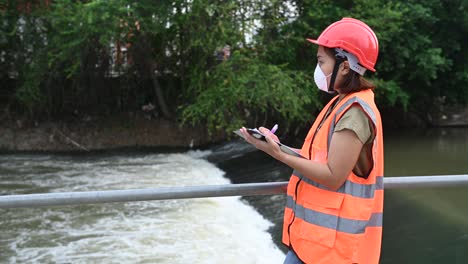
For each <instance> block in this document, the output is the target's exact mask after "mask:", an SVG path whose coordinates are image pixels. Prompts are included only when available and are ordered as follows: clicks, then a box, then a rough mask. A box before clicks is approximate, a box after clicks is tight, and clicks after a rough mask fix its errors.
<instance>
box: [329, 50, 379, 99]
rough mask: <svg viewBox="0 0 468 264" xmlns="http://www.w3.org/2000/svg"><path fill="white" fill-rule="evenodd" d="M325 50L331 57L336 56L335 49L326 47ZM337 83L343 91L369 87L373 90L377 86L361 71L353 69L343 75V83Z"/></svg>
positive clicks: (351, 91) (349, 91) (350, 91)
mask: <svg viewBox="0 0 468 264" xmlns="http://www.w3.org/2000/svg"><path fill="white" fill-rule="evenodd" d="M325 52H326V53H327V54H328V55H330V56H331V57H333V58H335V51H334V49H331V48H325ZM337 85H339V89H340V92H341V93H353V92H359V91H362V90H367V89H371V90H373V89H374V88H375V85H374V84H373V83H372V82H370V81H368V80H366V79H365V78H364V77H363V76H361V75H360V74H359V73H357V72H355V71H353V70H351V69H350V70H349V72H348V74H346V75H344V76H343V78H342V79H341V83H338V84H337Z"/></svg>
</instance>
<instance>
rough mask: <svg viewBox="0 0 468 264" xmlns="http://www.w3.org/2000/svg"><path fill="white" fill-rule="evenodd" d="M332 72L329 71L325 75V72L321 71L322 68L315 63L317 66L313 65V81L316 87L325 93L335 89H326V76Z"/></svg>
mask: <svg viewBox="0 0 468 264" xmlns="http://www.w3.org/2000/svg"><path fill="white" fill-rule="evenodd" d="M331 75H332V74H331V73H330V74H329V75H327V76H325V73H323V71H322V69H321V68H320V66H319V65H318V63H317V67H315V72H314V81H315V84H316V85H317V87H318V88H319V89H320V90H322V91H324V92H327V93H334V92H335V91H328V80H327V79H328V78H329V77H330V76H331Z"/></svg>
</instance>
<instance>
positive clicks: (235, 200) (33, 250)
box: [0, 128, 468, 264]
mask: <svg viewBox="0 0 468 264" xmlns="http://www.w3.org/2000/svg"><path fill="white" fill-rule="evenodd" d="M296 147H298V146H296ZM467 153H468V129H465V128H450V129H430V130H420V131H416V130H407V131H393V132H388V133H386V134H385V155H386V156H385V176H386V177H393V176H418V175H439V174H440V175H447V174H468V162H467V161H468V158H467ZM290 172H291V170H290V169H289V168H287V167H286V166H284V165H282V164H280V163H279V162H276V161H275V160H273V159H271V158H269V157H268V156H266V155H265V154H263V153H261V152H258V151H256V150H255V149H252V148H251V147H250V146H248V145H246V144H245V143H242V142H231V143H227V144H223V145H219V146H215V147H212V148H211V149H209V150H204V151H179V152H167V151H166V152H161V151H154V150H153V151H148V150H146V151H118V152H106V153H92V154H86V155H77V154H47V155H44V154H35V155H28V154H16V155H0V195H8V194H23V193H46V192H63V191H90V190H115V189H136V188H156V187H166V186H188V185H213V184H228V183H247V182H266V181H286V180H287V179H288V178H289V174H290ZM284 198H285V197H284V195H273V196H251V197H242V198H240V197H223V198H203V199H187V200H168V201H148V202H131V203H113V204H100V205H81V206H62V207H49V208H22V209H6V210H1V209H0V263H208V264H210V263H282V260H283V258H284V251H285V250H286V249H285V247H284V246H282V245H281V243H280V241H281V237H280V236H281V235H280V232H281V223H282V213H283V206H284ZM466 200H468V187H455V188H433V189H429V188H426V189H411V190H387V191H386V193H385V209H384V210H385V214H384V235H383V248H382V258H381V263H468V208H467V207H466Z"/></svg>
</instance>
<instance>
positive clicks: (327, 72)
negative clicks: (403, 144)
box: [241, 18, 383, 264]
mask: <svg viewBox="0 0 468 264" xmlns="http://www.w3.org/2000/svg"><path fill="white" fill-rule="evenodd" d="M308 41H310V42H312V43H315V44H318V45H319V48H318V52H317V60H318V63H317V67H316V69H315V73H314V80H315V83H316V84H317V87H318V88H319V89H320V90H323V91H325V92H330V93H331V92H336V93H337V95H336V96H335V97H334V98H333V99H332V100H331V101H330V102H329V103H328V104H327V105H326V106H325V107H324V109H323V110H322V111H321V113H320V114H319V115H318V117H317V118H316V120H315V122H314V124H313V126H312V128H311V129H310V131H309V133H308V135H307V137H306V138H305V141H304V144H303V146H302V148H301V150H300V153H301V156H303V157H306V159H304V158H300V157H296V156H292V155H288V154H286V153H284V152H282V151H281V150H280V149H279V147H278V145H277V144H276V143H275V141H278V138H277V137H276V136H275V135H274V134H273V133H271V132H270V131H269V130H268V129H266V128H263V127H261V128H260V131H261V132H263V133H264V134H265V135H267V137H266V142H265V141H261V140H258V139H255V138H254V137H252V136H250V135H249V134H248V133H247V131H246V129H245V128H242V129H241V132H242V133H243V135H244V137H245V138H246V140H247V141H248V142H249V143H251V144H253V145H255V147H257V148H258V149H260V150H262V151H264V152H266V153H267V154H269V155H271V156H272V157H274V158H275V159H277V160H279V161H281V162H283V163H285V164H287V165H288V166H290V167H292V168H293V169H294V171H293V174H292V176H291V178H290V181H289V184H288V188H287V203H286V208H285V214H284V225H283V243H284V244H285V245H286V246H288V248H289V252H288V254H287V255H286V259H285V262H284V263H332V264H337V263H378V262H379V257H380V246H381V236H382V211H383V135H382V123H381V118H380V113H379V111H378V109H377V107H376V105H375V103H374V93H373V91H372V90H373V85H372V84H371V83H370V82H368V81H366V80H365V79H364V78H363V74H364V72H365V71H366V70H371V71H375V69H374V65H375V63H376V61H377V56H378V41H377V37H376V36H375V34H374V32H373V31H372V29H371V28H370V27H369V26H367V25H366V24H365V23H363V22H361V21H359V20H356V19H352V18H343V19H342V20H340V21H337V22H335V23H333V24H331V25H330V26H328V27H327V28H326V29H325V30H324V31H323V32H322V34H320V36H319V38H318V39H317V40H312V39H308Z"/></svg>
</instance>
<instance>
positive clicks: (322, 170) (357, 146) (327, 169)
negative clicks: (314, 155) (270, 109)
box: [241, 128, 363, 190]
mask: <svg viewBox="0 0 468 264" xmlns="http://www.w3.org/2000/svg"><path fill="white" fill-rule="evenodd" d="M241 131H242V133H243V134H244V136H245V137H246V140H247V141H248V142H249V143H251V144H253V145H254V146H255V147H256V148H258V149H260V150H262V151H264V152H265V153H267V154H269V155H270V156H272V157H273V158H275V159H277V160H279V161H281V162H283V163H285V164H286V165H288V166H290V167H291V168H293V169H295V170H297V171H299V172H300V173H302V175H304V176H305V177H307V178H310V179H312V180H314V181H316V182H318V183H321V184H323V185H325V186H327V187H329V188H330V189H332V190H336V189H338V188H339V187H340V186H341V185H342V184H343V183H344V182H345V180H346V178H347V177H348V175H349V173H350V172H351V170H352V169H353V168H354V166H355V165H356V161H357V159H358V157H359V153H360V152H361V149H362V146H363V144H362V142H361V141H360V140H359V138H358V137H357V135H356V134H355V133H354V132H353V131H351V130H348V129H344V130H342V131H338V132H335V133H333V136H332V140H331V143H330V149H329V152H328V163H326V164H324V163H319V162H315V161H311V160H307V159H303V158H299V157H295V156H292V155H289V154H286V153H284V152H282V151H281V150H280V148H279V146H278V144H276V143H275V142H274V141H273V139H272V138H271V136H270V133H266V132H267V131H265V132H264V131H262V128H260V131H262V133H264V134H265V135H266V138H267V142H264V141H261V140H258V139H256V138H254V137H252V136H250V135H249V134H248V133H247V131H245V129H244V128H242V129H241Z"/></svg>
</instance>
